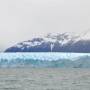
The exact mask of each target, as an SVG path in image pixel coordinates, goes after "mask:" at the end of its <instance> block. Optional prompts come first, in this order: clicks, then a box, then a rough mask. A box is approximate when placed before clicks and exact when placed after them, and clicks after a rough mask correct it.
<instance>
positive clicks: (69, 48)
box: [5, 33, 90, 53]
mask: <svg viewBox="0 0 90 90" xmlns="http://www.w3.org/2000/svg"><path fill="white" fill-rule="evenodd" d="M5 52H77V53H78V52H79V53H81V52H82V53H90V39H85V38H84V36H83V35H82V36H79V35H75V34H72V33H61V34H48V35H47V36H45V37H42V38H41V37H38V38H33V39H31V40H28V41H23V42H20V43H18V44H16V45H14V46H12V47H9V48H8V49H6V50H5Z"/></svg>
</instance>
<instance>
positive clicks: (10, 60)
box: [0, 52, 90, 68]
mask: <svg viewBox="0 0 90 90" xmlns="http://www.w3.org/2000/svg"><path fill="white" fill-rule="evenodd" d="M0 67H1V68H2V67H61V68H62V67H67V68H90V53H62V52H59V53H58V52H57V53H56V52H55V53H54V52H33V53H19V52H18V53H0Z"/></svg>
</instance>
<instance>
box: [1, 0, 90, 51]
mask: <svg viewBox="0 0 90 90" xmlns="http://www.w3.org/2000/svg"><path fill="white" fill-rule="evenodd" d="M88 29H90V0H0V49H1V51H3V50H5V49H6V48H7V47H10V46H12V45H14V44H16V43H17V42H20V41H24V40H28V39H30V38H32V37H35V36H40V35H44V34H46V33H49V32H51V33H55V32H57V33H59V32H60V33H61V32H77V33H78V32H83V31H85V30H88Z"/></svg>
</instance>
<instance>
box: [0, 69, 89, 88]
mask: <svg viewBox="0 0 90 90" xmlns="http://www.w3.org/2000/svg"><path fill="white" fill-rule="evenodd" d="M0 90H90V69H66V68H63V69H60V68H13V69H12V68H8V69H6V68H2V69H0Z"/></svg>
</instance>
